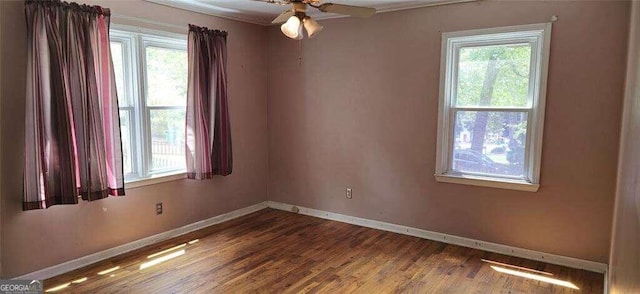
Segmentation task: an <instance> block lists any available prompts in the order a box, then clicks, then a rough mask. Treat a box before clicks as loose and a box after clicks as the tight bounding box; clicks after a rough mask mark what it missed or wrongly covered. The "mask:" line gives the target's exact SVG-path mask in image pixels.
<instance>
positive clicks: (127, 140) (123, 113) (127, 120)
mask: <svg viewBox="0 0 640 294" xmlns="http://www.w3.org/2000/svg"><path fill="white" fill-rule="evenodd" d="M130 114H131V112H129V111H128V110H120V135H121V136H122V157H123V162H122V165H123V168H124V174H125V175H126V174H130V173H132V172H133V164H132V162H131V156H132V153H131V150H132V147H131V142H132V140H131V135H132V127H131V116H130Z"/></svg>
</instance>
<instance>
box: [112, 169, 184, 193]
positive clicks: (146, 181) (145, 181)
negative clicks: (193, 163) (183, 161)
mask: <svg viewBox="0 0 640 294" xmlns="http://www.w3.org/2000/svg"><path fill="white" fill-rule="evenodd" d="M186 178H187V174H186V173H185V172H180V173H175V174H173V173H170V174H161V175H152V176H151V177H149V178H140V179H133V180H130V181H128V182H126V183H125V185H124V187H125V189H133V188H138V187H144V186H149V185H155V184H160V183H166V182H172V181H178V180H183V179H186Z"/></svg>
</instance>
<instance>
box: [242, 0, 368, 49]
mask: <svg viewBox="0 0 640 294" xmlns="http://www.w3.org/2000/svg"><path fill="white" fill-rule="evenodd" d="M254 1H260V2H267V3H273V4H279V5H289V4H291V5H292V6H293V7H292V8H291V9H288V10H285V11H284V12H283V13H281V14H280V15H279V16H278V17H276V18H275V19H274V20H273V21H272V22H271V23H284V24H282V26H280V30H282V33H283V34H284V35H285V36H287V37H289V38H291V39H294V40H302V38H303V37H304V34H303V32H302V27H303V26H304V28H305V30H306V31H307V35H308V36H309V38H313V37H314V36H316V35H317V34H318V33H320V31H322V28H323V27H322V26H321V25H320V24H319V23H318V22H316V21H315V20H313V19H312V18H311V17H310V16H308V15H307V7H308V6H311V7H313V8H316V9H318V10H320V11H322V12H327V13H337V14H343V15H350V16H355V17H362V18H364V17H370V16H372V15H374V14H376V9H375V8H370V7H360V6H352V5H344V4H335V3H320V2H321V1H322V0H254Z"/></svg>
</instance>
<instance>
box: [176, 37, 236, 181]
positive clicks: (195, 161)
mask: <svg viewBox="0 0 640 294" xmlns="http://www.w3.org/2000/svg"><path fill="white" fill-rule="evenodd" d="M228 104H229V103H228V99H227V32H222V31H218V30H210V29H208V28H203V27H198V26H194V25H189V88H188V93H187V128H186V136H187V138H186V148H187V152H186V153H187V177H188V178H189V179H198V180H201V179H210V178H211V177H212V176H213V175H223V176H226V175H229V174H231V172H232V169H233V161H232V152H231V127H230V125H229V106H228Z"/></svg>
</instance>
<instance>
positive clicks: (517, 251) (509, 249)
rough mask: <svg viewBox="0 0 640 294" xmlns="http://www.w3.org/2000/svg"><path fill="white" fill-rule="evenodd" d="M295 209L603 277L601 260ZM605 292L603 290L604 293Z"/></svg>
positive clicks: (287, 206) (604, 267)
mask: <svg viewBox="0 0 640 294" xmlns="http://www.w3.org/2000/svg"><path fill="white" fill-rule="evenodd" d="M267 203H268V206H269V207H271V208H274V209H279V210H285V211H292V209H293V207H294V205H291V204H286V203H280V202H275V201H267ZM296 207H297V208H298V209H299V212H298V213H300V214H304V215H309V216H315V217H319V218H323V219H328V220H334V221H339V222H343V223H348V224H353V225H358V226H363V227H368V228H373V229H378V230H383V231H389V232H394V233H398V234H403V235H409V236H414V237H418V238H423V239H428V240H434V241H438V242H443V243H447V244H453V245H458V246H463V247H468V248H474V249H480V250H484V251H490V252H495V253H500V254H504V255H510V256H515V257H520V258H526V259H531V260H537V261H543V262H547V263H551V264H557V265H562V266H566V267H571V268H576V269H584V270H588V271H592V272H597V273H604V274H605V276H606V272H607V265H606V264H604V263H599V262H594V261H589V260H584V259H578V258H573V257H567V256H562V255H556V254H551V253H544V252H539V251H534V250H529V249H523V248H517V247H513V246H507V245H502V244H497V243H491V242H485V241H480V240H474V239H469V238H464V237H458V236H454V235H448V234H443V233H437V232H432V231H427V230H422V229H416V228H412V227H407V226H401V225H396V224H391V223H386V222H381V221H376V220H370V219H365V218H359V217H354V216H348V215H344V214H339V213H333V212H328V211H322V210H317V209H312V208H306V207H300V206H296ZM605 293H606V292H605Z"/></svg>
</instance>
